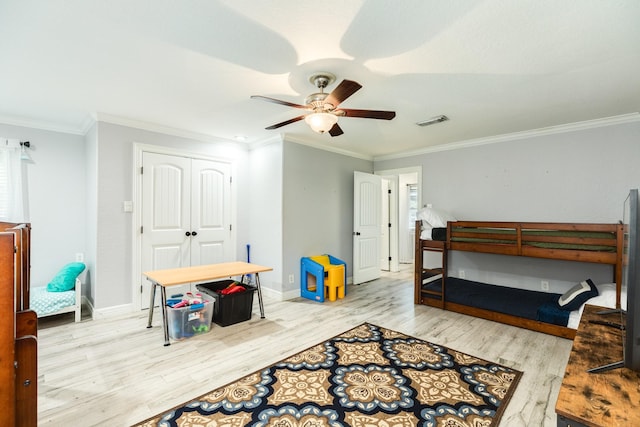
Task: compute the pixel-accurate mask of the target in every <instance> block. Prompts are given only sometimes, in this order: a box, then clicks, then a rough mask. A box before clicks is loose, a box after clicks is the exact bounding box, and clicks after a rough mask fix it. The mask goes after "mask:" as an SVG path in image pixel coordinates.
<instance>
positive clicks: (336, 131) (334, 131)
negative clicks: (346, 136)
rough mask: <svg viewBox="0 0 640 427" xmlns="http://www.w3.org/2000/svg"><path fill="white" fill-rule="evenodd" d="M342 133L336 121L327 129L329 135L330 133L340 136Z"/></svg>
mask: <svg viewBox="0 0 640 427" xmlns="http://www.w3.org/2000/svg"><path fill="white" fill-rule="evenodd" d="M343 133H344V132H343V131H342V128H341V127H340V126H338V124H337V123H336V124H335V125H333V127H332V128H331V129H329V135H331V136H340V135H342V134H343Z"/></svg>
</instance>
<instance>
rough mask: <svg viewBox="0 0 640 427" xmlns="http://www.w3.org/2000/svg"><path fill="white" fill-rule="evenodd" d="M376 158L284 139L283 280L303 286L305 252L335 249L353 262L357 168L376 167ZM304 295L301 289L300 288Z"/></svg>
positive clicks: (290, 289)
mask: <svg viewBox="0 0 640 427" xmlns="http://www.w3.org/2000/svg"><path fill="white" fill-rule="evenodd" d="M372 166H373V165H372V162H370V161H368V160H362V159H357V158H354V157H349V156H344V155H341V154H336V153H332V152H328V151H324V150H318V149H315V148H311V147H308V146H304V145H300V144H296V143H292V142H288V141H286V140H285V142H284V164H283V180H284V182H283V194H284V200H283V203H284V207H283V224H284V228H283V249H284V253H283V276H284V277H285V278H288V276H289V275H290V274H293V275H294V278H295V283H293V284H290V283H288V280H286V283H284V285H283V291H284V293H285V294H287V295H295V293H296V292H299V289H300V258H301V257H304V256H310V255H318V254H323V253H328V254H331V255H333V256H335V257H337V258H339V259H341V260H343V261H344V262H346V264H347V274H348V275H349V276H351V268H352V266H353V236H352V232H353V172H354V171H360V172H368V173H372V171H373V167H372ZM298 295H299V293H298Z"/></svg>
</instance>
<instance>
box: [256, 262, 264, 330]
mask: <svg viewBox="0 0 640 427" xmlns="http://www.w3.org/2000/svg"><path fill="white" fill-rule="evenodd" d="M256 286H257V287H258V304H259V305H260V318H261V319H264V305H263V304H262V288H261V287H260V276H259V275H258V273H256Z"/></svg>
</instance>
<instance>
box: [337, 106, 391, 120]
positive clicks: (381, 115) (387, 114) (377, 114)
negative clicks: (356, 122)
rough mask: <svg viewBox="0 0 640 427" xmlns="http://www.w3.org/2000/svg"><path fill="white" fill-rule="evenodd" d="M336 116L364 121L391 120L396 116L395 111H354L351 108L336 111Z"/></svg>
mask: <svg viewBox="0 0 640 427" xmlns="http://www.w3.org/2000/svg"><path fill="white" fill-rule="evenodd" d="M335 114H337V115H339V116H345V117H360V118H363V119H381V120H391V119H393V118H394V117H395V116H396V112H395V111H380V110H354V109H351V108H341V109H340V110H337V111H335Z"/></svg>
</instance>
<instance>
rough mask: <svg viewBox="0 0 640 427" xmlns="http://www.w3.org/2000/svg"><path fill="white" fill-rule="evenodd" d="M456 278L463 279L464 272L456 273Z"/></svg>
mask: <svg viewBox="0 0 640 427" xmlns="http://www.w3.org/2000/svg"><path fill="white" fill-rule="evenodd" d="M458 277H460V278H461V279H464V270H459V271H458Z"/></svg>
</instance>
